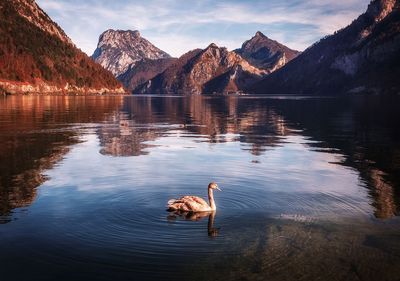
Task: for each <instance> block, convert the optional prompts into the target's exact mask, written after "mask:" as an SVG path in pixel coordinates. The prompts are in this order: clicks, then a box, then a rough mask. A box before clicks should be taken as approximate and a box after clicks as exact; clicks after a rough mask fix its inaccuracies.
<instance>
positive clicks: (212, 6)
mask: <svg viewBox="0 0 400 281" xmlns="http://www.w3.org/2000/svg"><path fill="white" fill-rule="evenodd" d="M37 2H38V4H39V5H40V6H41V7H42V8H43V9H44V10H45V11H46V12H47V13H48V14H49V15H50V16H51V17H52V18H53V19H54V20H55V21H56V22H57V23H59V25H60V26H61V27H62V28H63V29H64V30H65V31H66V33H67V34H68V35H69V36H70V37H71V39H72V40H73V41H74V42H75V43H76V45H77V46H78V47H80V48H81V49H82V50H83V51H85V52H86V53H88V54H89V55H90V54H91V53H92V52H93V51H94V49H95V47H96V44H97V40H98V36H99V35H100V34H101V33H102V32H103V31H104V30H106V29H109V28H114V29H138V30H140V32H141V33H142V34H143V36H145V37H146V38H147V39H149V40H150V41H151V42H154V43H155V44H156V45H157V46H158V47H160V48H162V49H163V50H165V51H167V52H169V53H170V54H172V55H174V56H179V55H181V54H183V53H185V52H187V51H189V50H190V49H193V48H194V47H204V46H207V45H208V44H209V43H210V42H215V43H217V44H219V45H226V46H227V47H228V48H230V49H233V48H237V47H240V45H241V44H242V42H243V41H244V40H246V39H248V38H249V37H250V36H251V35H253V34H254V33H255V32H256V31H257V30H261V31H263V32H264V33H266V34H267V35H268V36H269V37H271V38H273V39H275V40H278V41H280V42H282V43H284V44H287V45H288V46H289V47H292V48H297V49H300V50H303V49H305V48H306V47H308V46H309V45H311V44H312V43H313V42H315V41H316V40H318V39H319V38H320V37H323V36H325V35H328V34H331V33H333V32H334V31H335V30H337V29H340V28H342V27H344V26H346V25H348V24H349V23H350V22H351V21H352V20H353V19H355V18H356V17H357V16H358V15H359V14H361V13H362V12H363V11H364V10H365V9H366V6H367V4H368V2H369V0H347V1H344V0H337V1H327V0H319V1H318V0H309V1H300V0H290V1H278V0H271V1H263V0H253V1H246V2H243V1H238V0H221V1H211V0H203V1H188V0H162V1H161V0H148V1H122V0H119V1H117V0H115V1H106V0H97V1H94V0H87V1H78V0H68V1H67V0H57V1H56V0H37ZM223 30H226V31H229V33H228V32H226V33H225V34H223V33H222V31H223Z"/></svg>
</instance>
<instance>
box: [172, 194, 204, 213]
mask: <svg viewBox="0 0 400 281" xmlns="http://www.w3.org/2000/svg"><path fill="white" fill-rule="evenodd" d="M167 208H168V210H170V211H175V210H180V211H188V212H192V211H202V210H204V209H209V206H208V204H207V202H206V201H205V200H204V199H202V198H200V197H197V196H184V197H181V198H179V199H170V200H168V205H167Z"/></svg>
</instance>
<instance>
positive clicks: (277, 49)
mask: <svg viewBox="0 0 400 281" xmlns="http://www.w3.org/2000/svg"><path fill="white" fill-rule="evenodd" d="M235 52H236V53H237V54H239V55H241V56H242V57H243V58H245V59H246V60H247V61H248V62H249V63H250V64H252V65H253V66H256V67H257V68H260V69H264V70H266V71H267V72H273V71H275V70H276V69H278V68H280V67H282V66H283V65H285V64H286V63H287V62H289V61H290V60H292V59H293V58H295V57H296V56H297V55H298V54H299V53H300V52H298V51H295V50H292V49H290V48H288V47H286V46H285V45H283V44H281V43H279V42H277V41H275V40H272V39H270V38H268V37H267V36H266V35H264V34H263V33H262V32H261V31H257V32H256V34H255V35H254V36H253V37H252V38H251V39H250V40H247V41H246V42H244V43H243V45H242V47H241V48H240V49H237V50H235Z"/></svg>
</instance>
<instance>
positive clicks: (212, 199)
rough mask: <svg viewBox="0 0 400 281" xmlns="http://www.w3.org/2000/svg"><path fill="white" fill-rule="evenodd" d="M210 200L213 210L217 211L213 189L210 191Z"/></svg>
mask: <svg viewBox="0 0 400 281" xmlns="http://www.w3.org/2000/svg"><path fill="white" fill-rule="evenodd" d="M208 200H209V201H210V208H211V210H216V209H217V206H215V201H214V193H213V190H212V188H209V189H208Z"/></svg>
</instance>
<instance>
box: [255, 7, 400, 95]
mask: <svg viewBox="0 0 400 281" xmlns="http://www.w3.org/2000/svg"><path fill="white" fill-rule="evenodd" d="M399 62H400V5H399V0H397V1H396V0H374V1H372V2H371V3H370V5H369V6H368V9H367V11H366V12H365V13H364V14H362V15H361V16H359V17H358V18H357V19H356V20H354V21H353V22H352V23H351V24H350V25H349V26H347V27H346V28H344V29H342V30H339V31H337V32H336V33H335V34H334V35H331V36H329V37H326V38H324V39H322V40H320V41H319V42H318V43H316V44H314V45H313V46H311V47H310V48H308V49H307V50H306V51H304V52H303V53H302V54H301V55H299V56H298V57H297V58H295V59H294V60H293V61H292V62H290V63H288V64H287V65H286V66H284V67H283V68H281V69H280V70H278V71H276V72H274V73H272V74H271V75H270V76H268V77H266V78H264V79H263V81H261V82H259V83H257V84H256V85H255V86H254V87H253V92H255V93H264V94H265V93H299V94H340V93H341V94H344V93H358V92H372V93H399V92H400V86H399V85H400V84H399V83H398V77H399V75H400V65H399Z"/></svg>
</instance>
